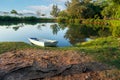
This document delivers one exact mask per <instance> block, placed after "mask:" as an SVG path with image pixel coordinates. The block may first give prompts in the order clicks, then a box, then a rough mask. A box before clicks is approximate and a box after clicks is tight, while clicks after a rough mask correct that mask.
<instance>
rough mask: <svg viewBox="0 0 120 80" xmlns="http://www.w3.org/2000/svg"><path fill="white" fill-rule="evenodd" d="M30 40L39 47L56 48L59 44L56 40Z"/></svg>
mask: <svg viewBox="0 0 120 80" xmlns="http://www.w3.org/2000/svg"><path fill="white" fill-rule="evenodd" d="M28 40H29V41H30V42H31V43H33V44H35V45H37V46H43V47H50V46H56V45H57V43H58V41H56V40H48V39H38V38H28Z"/></svg>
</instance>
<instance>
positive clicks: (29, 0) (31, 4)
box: [0, 0, 67, 14]
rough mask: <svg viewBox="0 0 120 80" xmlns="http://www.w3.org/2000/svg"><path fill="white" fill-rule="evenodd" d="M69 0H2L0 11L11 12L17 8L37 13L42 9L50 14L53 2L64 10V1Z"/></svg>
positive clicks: (24, 11)
mask: <svg viewBox="0 0 120 80" xmlns="http://www.w3.org/2000/svg"><path fill="white" fill-rule="evenodd" d="M66 1H67V0H1V1H0V11H5V12H10V11H11V10H13V9H14V10H16V11H17V12H19V13H36V12H37V11H40V12H41V13H43V14H49V12H50V11H51V9H52V5H53V4H57V5H58V7H59V9H61V10H64V9H65V5H64V3H65V2H66Z"/></svg>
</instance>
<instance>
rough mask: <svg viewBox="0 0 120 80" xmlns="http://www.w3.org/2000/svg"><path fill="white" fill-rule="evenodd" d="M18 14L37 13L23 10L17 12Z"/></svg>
mask: <svg viewBox="0 0 120 80" xmlns="http://www.w3.org/2000/svg"><path fill="white" fill-rule="evenodd" d="M17 12H18V13H35V11H32V10H27V9H26V10H21V11H17Z"/></svg>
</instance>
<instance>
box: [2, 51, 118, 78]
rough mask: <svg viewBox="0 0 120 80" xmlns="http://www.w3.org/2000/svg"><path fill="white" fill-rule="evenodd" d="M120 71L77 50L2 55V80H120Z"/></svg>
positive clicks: (19, 52)
mask: <svg viewBox="0 0 120 80" xmlns="http://www.w3.org/2000/svg"><path fill="white" fill-rule="evenodd" d="M119 74H120V71H118V70H117V69H115V68H114V67H110V66H108V65H106V64H103V63H100V62H97V61H95V60H93V59H92V58H91V57H90V56H88V55H86V54H84V53H81V52H78V51H73V50H36V49H28V50H19V51H11V52H7V53H4V54H1V55H0V80H120V75H119Z"/></svg>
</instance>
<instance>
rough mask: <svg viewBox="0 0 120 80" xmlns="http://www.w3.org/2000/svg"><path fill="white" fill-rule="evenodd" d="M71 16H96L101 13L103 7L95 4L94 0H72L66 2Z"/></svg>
mask: <svg viewBox="0 0 120 80" xmlns="http://www.w3.org/2000/svg"><path fill="white" fill-rule="evenodd" d="M65 5H66V8H67V14H68V15H69V17H70V18H78V19H79V18H94V16H95V15H100V11H101V8H100V7H99V6H96V5H94V2H93V3H92V0H71V2H69V1H67V2H66V3H65Z"/></svg>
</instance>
